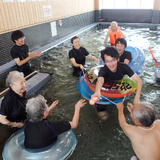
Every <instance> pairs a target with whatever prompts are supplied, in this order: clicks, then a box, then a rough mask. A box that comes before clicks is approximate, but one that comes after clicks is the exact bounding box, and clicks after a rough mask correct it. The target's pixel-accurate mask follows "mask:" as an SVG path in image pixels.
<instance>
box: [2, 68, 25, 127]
mask: <svg viewBox="0 0 160 160" xmlns="http://www.w3.org/2000/svg"><path fill="white" fill-rule="evenodd" d="M6 86H7V87H9V90H8V91H7V93H6V94H5V96H4V98H3V100H2V103H1V106H0V123H2V124H4V125H8V126H11V127H18V128H21V127H23V121H24V120H25V119H26V115H27V113H26V111H25V108H26V103H27V98H26V91H25V87H26V80H25V78H24V75H23V73H22V72H18V71H11V72H10V73H9V74H8V76H7V79H6Z"/></svg>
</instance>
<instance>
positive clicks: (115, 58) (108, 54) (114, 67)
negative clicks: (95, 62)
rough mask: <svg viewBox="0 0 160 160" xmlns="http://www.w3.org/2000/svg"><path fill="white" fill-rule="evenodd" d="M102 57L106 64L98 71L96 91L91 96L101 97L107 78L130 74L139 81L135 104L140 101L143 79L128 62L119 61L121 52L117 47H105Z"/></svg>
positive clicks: (111, 78) (114, 78) (118, 78)
mask: <svg viewBox="0 0 160 160" xmlns="http://www.w3.org/2000/svg"><path fill="white" fill-rule="evenodd" d="M101 57H102V59H103V61H104V64H105V65H104V67H102V68H101V69H100V71H99V73H98V79H97V82H96V89H95V93H94V94H93V95H92V96H91V98H94V97H98V99H100V96H101V93H100V90H101V88H102V86H103V84H104V82H105V80H106V79H108V80H121V79H122V78H123V76H124V75H128V76H129V77H131V78H132V79H133V80H135V81H136V82H137V91H136V95H135V98H134V104H136V103H138V102H139V101H140V94H141V89H142V80H141V79H140V78H139V77H138V76H137V74H136V73H134V72H133V71H132V69H131V68H130V67H129V66H128V65H127V64H125V63H122V62H119V53H118V51H117V49H116V48H114V47H107V48H105V49H104V50H102V51H101ZM97 110H98V109H97Z"/></svg>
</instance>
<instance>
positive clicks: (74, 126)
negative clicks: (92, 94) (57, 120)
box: [69, 99, 86, 129]
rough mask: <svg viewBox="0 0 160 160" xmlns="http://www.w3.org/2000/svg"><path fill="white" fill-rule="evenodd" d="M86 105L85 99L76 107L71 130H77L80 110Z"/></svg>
mask: <svg viewBox="0 0 160 160" xmlns="http://www.w3.org/2000/svg"><path fill="white" fill-rule="evenodd" d="M85 104H86V102H85V100H84V99H81V100H79V101H78V102H77V103H76V105H75V110H74V115H73V119H72V121H71V122H69V123H70V125H71V129H73V128H76V127H77V126H78V122H79V114H80V109H81V108H82V107H83V106H84V105H85Z"/></svg>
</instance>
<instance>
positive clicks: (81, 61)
mask: <svg viewBox="0 0 160 160" xmlns="http://www.w3.org/2000/svg"><path fill="white" fill-rule="evenodd" d="M71 43H72V46H73V49H71V50H70V51H69V58H70V61H71V63H72V65H73V75H74V76H78V77H79V75H80V72H81V70H82V69H84V65H85V60H86V59H85V57H86V56H88V57H89V58H90V59H92V60H94V61H95V62H97V61H98V60H99V59H98V58H95V57H94V56H92V55H91V54H89V52H88V51H87V50H86V49H85V48H83V47H81V43H80V39H79V38H78V37H76V36H75V37H73V38H72V39H71Z"/></svg>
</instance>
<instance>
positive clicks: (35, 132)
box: [24, 95, 86, 149]
mask: <svg viewBox="0 0 160 160" xmlns="http://www.w3.org/2000/svg"><path fill="white" fill-rule="evenodd" d="M58 103H59V101H58V100H57V101H54V102H53V103H52V104H51V105H50V107H48V105H47V104H46V100H45V99H44V97H43V96H41V95H40V96H37V97H35V98H31V99H30V100H28V102H27V106H26V111H27V113H28V115H29V117H30V120H28V121H27V122H26V125H25V127H24V134H25V141H24V145H25V147H26V148H29V149H38V148H42V147H46V146H48V145H50V144H52V143H54V142H55V141H56V139H57V136H58V135H59V134H61V133H63V132H65V131H67V130H69V129H73V128H76V127H77V125H78V121H79V114H80V109H81V108H82V107H83V106H84V105H85V104H86V102H85V100H83V99H81V100H79V101H78V102H77V103H76V105H75V112H74V116H73V119H72V121H71V122H68V121H48V120H45V118H46V117H47V116H48V114H49V113H50V112H51V111H52V110H53V109H54V108H55V107H56V105H57V104H58Z"/></svg>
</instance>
